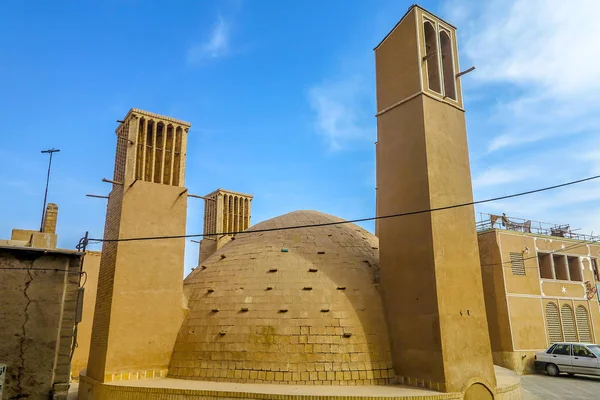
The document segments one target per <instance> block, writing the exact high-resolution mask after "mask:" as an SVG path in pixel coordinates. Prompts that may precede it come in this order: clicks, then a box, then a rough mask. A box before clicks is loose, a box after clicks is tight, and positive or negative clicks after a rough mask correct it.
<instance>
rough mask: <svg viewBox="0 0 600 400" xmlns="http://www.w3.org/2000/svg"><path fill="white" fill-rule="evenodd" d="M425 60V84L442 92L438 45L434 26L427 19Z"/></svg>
mask: <svg viewBox="0 0 600 400" xmlns="http://www.w3.org/2000/svg"><path fill="white" fill-rule="evenodd" d="M423 29H424V31H425V60H426V61H425V62H426V65H427V84H428V86H429V89H431V90H434V91H436V92H438V93H442V90H441V86H440V71H439V63H438V45H437V40H436V36H437V35H436V34H435V28H434V26H433V24H432V23H431V22H429V21H425V23H424V27H423Z"/></svg>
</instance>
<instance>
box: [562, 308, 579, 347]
mask: <svg viewBox="0 0 600 400" xmlns="http://www.w3.org/2000/svg"><path fill="white" fill-rule="evenodd" d="M560 317H561V319H562V326H563V335H564V337H565V340H566V341H568V342H577V341H578V339H577V329H575V318H573V309H572V308H571V307H570V306H569V305H568V304H564V305H563V306H562V307H561V309H560Z"/></svg>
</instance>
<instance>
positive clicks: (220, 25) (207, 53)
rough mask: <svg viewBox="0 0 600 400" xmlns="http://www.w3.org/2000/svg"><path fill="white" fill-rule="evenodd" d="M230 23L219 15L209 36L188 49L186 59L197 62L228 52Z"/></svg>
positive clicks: (193, 62) (221, 55)
mask: <svg viewBox="0 0 600 400" xmlns="http://www.w3.org/2000/svg"><path fill="white" fill-rule="evenodd" d="M230 31H231V29H230V25H229V23H228V22H227V21H225V20H224V19H223V17H222V16H220V15H219V17H218V18H217V21H216V23H215V24H214V26H213V29H212V31H211V33H210V37H209V38H208V40H206V41H205V42H203V43H199V44H195V45H193V46H192V47H190V49H189V50H188V54H187V60H188V63H190V64H197V63H198V62H201V61H203V60H206V59H214V58H220V57H223V56H225V55H227V54H228V52H229V36H230Z"/></svg>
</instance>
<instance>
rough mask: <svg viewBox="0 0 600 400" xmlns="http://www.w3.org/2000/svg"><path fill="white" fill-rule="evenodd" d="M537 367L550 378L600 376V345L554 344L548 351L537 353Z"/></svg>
mask: <svg viewBox="0 0 600 400" xmlns="http://www.w3.org/2000/svg"><path fill="white" fill-rule="evenodd" d="M535 365H536V367H538V368H541V369H544V370H545V371H546V372H547V373H548V375H550V376H558V374H560V373H561V372H566V373H567V374H569V375H573V374H584V375H600V345H597V344H592V343H572V342H561V343H554V344H553V345H552V346H550V347H549V348H548V350H546V351H540V352H537V353H535Z"/></svg>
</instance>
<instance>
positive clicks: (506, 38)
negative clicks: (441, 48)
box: [445, 0, 600, 152]
mask: <svg viewBox="0 0 600 400" xmlns="http://www.w3.org/2000/svg"><path fill="white" fill-rule="evenodd" d="M445 9H446V10H447V11H448V14H450V16H449V18H450V19H452V20H453V22H455V23H456V24H458V25H459V26H461V28H462V29H461V33H462V35H463V39H461V42H462V43H461V44H462V50H463V52H464V54H465V55H466V57H464V58H465V59H467V60H469V61H470V62H472V63H474V64H475V65H476V66H477V72H476V73H474V74H473V75H472V78H471V77H470V78H469V79H473V81H474V84H473V85H472V86H474V87H473V89H474V90H477V89H481V90H487V91H489V89H490V86H494V88H495V89H497V88H498V86H501V87H503V88H505V89H508V90H507V92H508V91H510V98H496V99H494V100H496V101H497V102H498V106H497V107H496V109H495V110H494V112H493V115H492V117H494V118H496V120H498V121H500V122H499V123H498V124H497V128H498V135H496V136H494V137H491V138H490V139H489V145H488V148H487V150H488V152H494V151H498V150H501V149H504V148H510V147H519V146H523V145H529V144H531V143H535V142H539V141H543V140H546V139H554V138H559V137H564V136H568V135H573V134H580V133H585V132H586V131H588V130H589V129H590V128H594V127H595V128H596V129H597V127H598V126H599V125H600V117H599V116H600V106H599V105H598V104H599V103H598V100H600V68H598V67H597V66H598V65H599V64H600V46H597V45H596V43H595V39H594V38H595V37H596V36H597V33H596V27H595V25H594V24H593V23H586V22H585V21H588V16H589V15H596V14H598V13H600V2H597V1H596V0H580V1H579V2H578V4H577V6H573V5H572V4H570V3H568V2H565V1H562V0H490V1H486V2H480V1H476V0H448V1H446V3H445Z"/></svg>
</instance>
